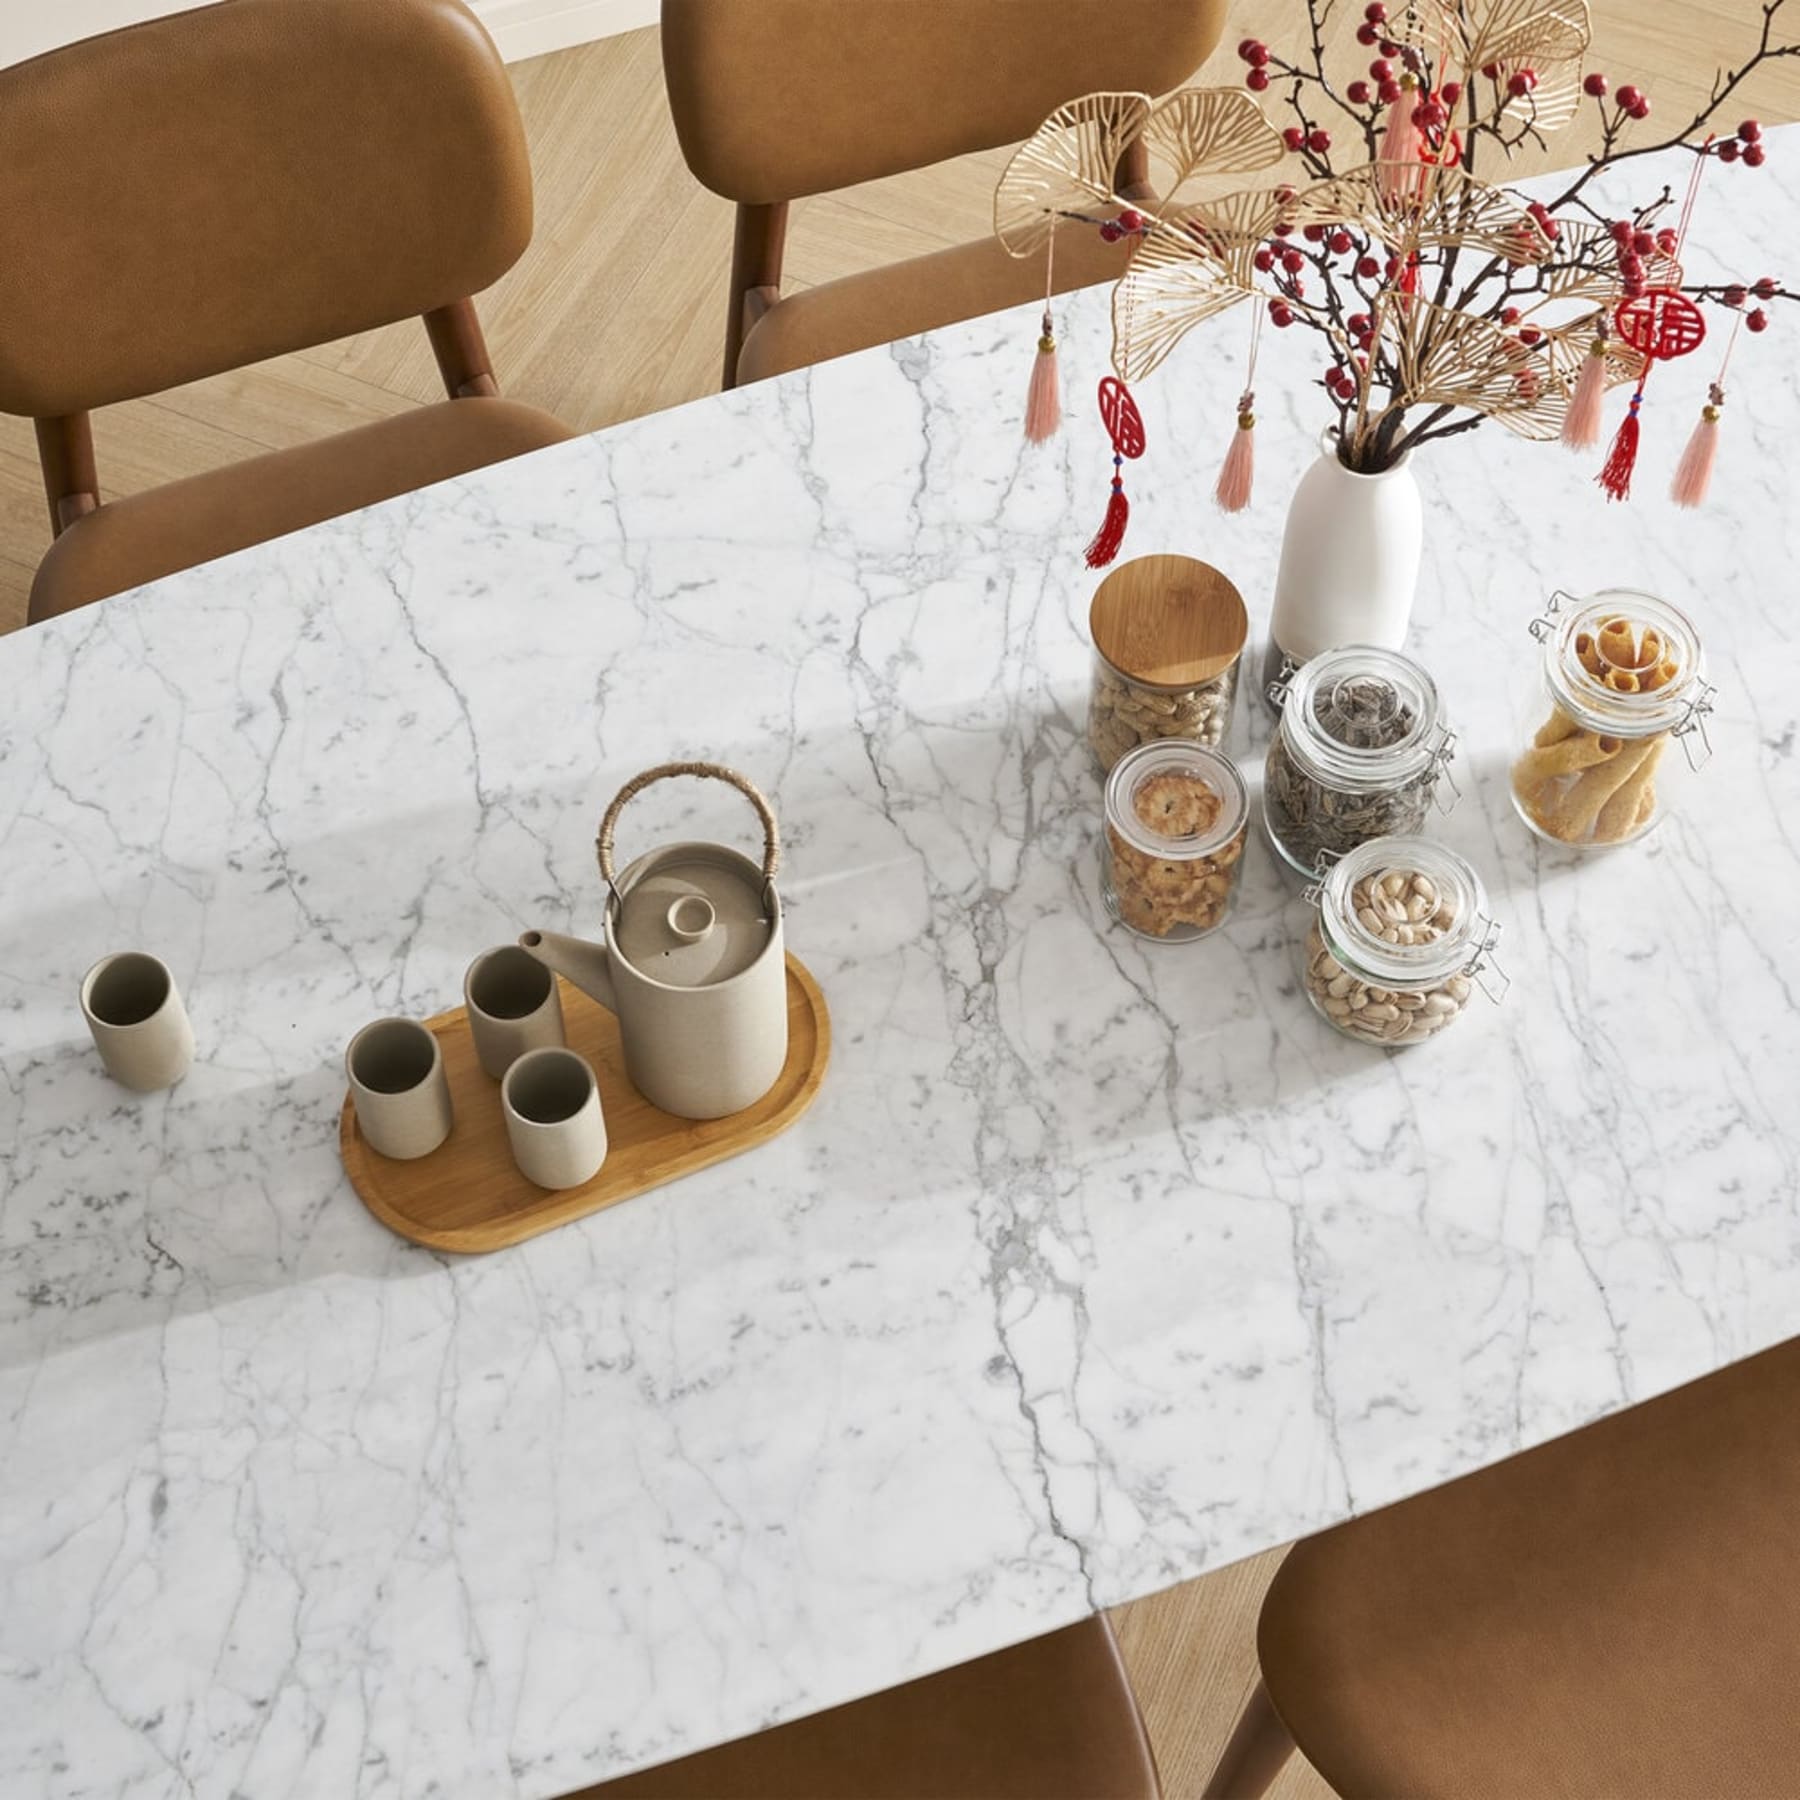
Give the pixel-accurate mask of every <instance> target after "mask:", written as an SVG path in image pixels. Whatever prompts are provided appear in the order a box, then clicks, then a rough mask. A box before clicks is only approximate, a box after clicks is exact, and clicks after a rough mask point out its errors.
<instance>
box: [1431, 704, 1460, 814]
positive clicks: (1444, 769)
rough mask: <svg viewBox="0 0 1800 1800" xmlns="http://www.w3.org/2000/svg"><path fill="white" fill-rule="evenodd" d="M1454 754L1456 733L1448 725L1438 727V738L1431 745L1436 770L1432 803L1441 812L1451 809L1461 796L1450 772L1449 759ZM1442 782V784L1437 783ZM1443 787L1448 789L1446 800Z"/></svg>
mask: <svg viewBox="0 0 1800 1800" xmlns="http://www.w3.org/2000/svg"><path fill="white" fill-rule="evenodd" d="M1455 754H1456V733H1455V732H1454V731H1452V730H1451V729H1450V727H1449V726H1448V725H1440V726H1439V727H1438V740H1437V742H1436V743H1435V744H1433V745H1432V747H1431V763H1432V767H1433V768H1434V769H1435V770H1436V771H1437V779H1436V780H1435V781H1434V782H1433V783H1432V796H1431V798H1432V803H1433V804H1434V805H1435V806H1436V807H1437V809H1438V811H1439V812H1441V813H1447V812H1449V811H1451V810H1452V809H1453V808H1454V807H1455V805H1456V803H1457V801H1459V800H1460V799H1461V798H1462V789H1461V788H1459V787H1458V786H1457V785H1456V777H1455V776H1454V775H1452V774H1451V773H1450V759H1451V757H1453V756H1454V755H1455ZM1439 783H1442V786H1439V785H1438V784H1439ZM1444 788H1448V789H1449V790H1450V798H1449V800H1448V801H1446V800H1445V799H1444V792H1443V790H1444Z"/></svg>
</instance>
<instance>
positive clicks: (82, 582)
mask: <svg viewBox="0 0 1800 1800" xmlns="http://www.w3.org/2000/svg"><path fill="white" fill-rule="evenodd" d="M530 237H531V169H530V164H529V162H528V160H527V157H526V150H525V136H524V132H523V130H522V128H521V126H520V124H519V116H518V112H517V109H516V107H515V105H514V102H513V95H512V87H511V84H510V83H509V82H508V80H507V78H506V72H505V70H504V69H503V68H502V67H501V64H500V59H499V57H498V56H497V55H496V54H495V51H494V47H493V45H492V44H491V43H490V42H489V41H488V38H487V34H486V33H485V32H484V31H483V30H482V28H481V26H480V25H479V24H478V23H477V22H476V20H475V18H474V15H473V14H472V13H470V12H469V11H468V10H467V9H466V8H465V7H464V6H462V5H460V4H459V3H458V0H379V3H378V4H377V3H376V0H224V4H222V5H216V6H209V7H204V8H201V9H199V10H198V11H193V12H184V13H177V14H175V15H174V16H173V17H170V18H164V19H158V20H155V21H153V22H151V23H149V24H145V25H135V26H131V27H129V28H127V29H125V30H122V31H114V32H109V33H107V34H106V35H104V36H101V37H96V38H89V39H87V40H85V41H84V42H81V43H76V44H71V45H69V46H67V47H66V48H65V49H61V50H55V51H52V52H50V53H49V54H48V55H45V56H40V57H37V58H35V59H34V60H32V61H30V62H25V63H21V64H19V65H17V66H16V67H14V68H10V69H3V70H0V410H4V411H6V412H11V413H16V414H20V415H22V416H24V417H27V418H32V419H35V420H36V421H37V437H38V450H39V456H40V460H41V461H42V463H43V470H44V487H45V491H46V493H47V495H48V497H49V502H50V522H51V528H52V530H53V531H54V532H55V534H56V541H55V542H54V544H53V545H52V546H51V548H50V551H49V554H48V555H47V556H46V557H45V559H44V562H43V565H42V567H41V568H40V569H39V571H38V575H37V580H36V582H35V583H34V585H33V587H32V591H31V604H30V616H31V618H32V619H34V620H36V619H45V618H49V617H51V616H52V615H53V614H57V613H64V612H67V611H69V610H70V609H71V608H73V607H77V606H82V605H85V604H86V603H87V602H89V601H91V600H98V599H101V598H103V597H104V596H106V595H109V594H116V593H119V592H121V591H122V590H124V589H126V588H129V587H135V586H137V585H138V584H139V583H141V582H145V581H150V580H153V579H155V578H156V577H157V576H161V575H169V574H172V573H174V572H175V571H176V570H178V569H185V568H190V567H192V566H193V565H194V564H195V563H200V562H205V561H208V560H210V559H211V558H213V557H216V556H223V555H225V554H226V553H227V552H229V551H232V550H241V549H244V548H245V547H246V546H248V545H250V544H255V543H261V542H262V541H264V540H265V539H268V538H271V537H275V536H278V535H280V534H281V533H283V532H287V531H295V530H298V529H299V528H300V527H302V526H305V525H311V524H316V523H317V522H318V521H319V520H321V519H328V518H332V517H335V516H336V515H337V514H339V513H344V512H349V511H352V510H354V509H355V508H357V507H360V506H366V505H369V504H371V503H372V502H374V501H376V500H383V499H387V498H390V497H391V496H393V495H395V494H400V493H404V492H406V491H407V490H408V489H411V488H415V487H420V486H423V485H424V484H425V483H427V482H431V481H440V480H443V479H445V478H447V477H449V476H452V475H458V474H462V473H463V472H465V471H467V470H469V469H474V468H479V467H481V466H482V465H483V464H485V463H491V462H497V461H499V460H500V459H501V458H502V457H508V456H516V455H518V454H519V453H520V452H522V451H525V450H532V449H536V448H537V447H539V446H540V445H544V444H553V443H556V442H559V441H560V440H562V439H564V438H567V437H569V436H571V435H573V434H572V433H570V432H569V431H568V429H567V428H566V427H565V426H563V425H562V424H561V423H560V422H559V421H557V420H556V419H553V418H551V417H550V416H549V415H548V414H546V413H541V412H537V411H535V410H533V409H532V408H530V407H526V406H520V405H517V404H514V403H513V402H511V401H506V400H501V399H498V398H495V395H496V394H497V392H498V390H497V388H496V387H495V384H494V377H493V373H492V371H491V369H490V368H489V364H488V354H487V348H486V346H485V344H484V343H483V342H482V337H481V327H480V324H479V322H478V321H477V319H476V316H475V309H474V307H473V305H472V304H471V302H470V299H469V296H470V295H471V294H474V293H476V292H478V291H479V290H480V289H482V288H484V287H486V286H488V285H489V284H490V283H491V282H493V281H494V280H496V279H497V278H498V277H499V276H500V275H502V274H503V273H505V271H506V270H507V269H509V268H511V267H512V265H513V263H514V262H516V261H517V260H518V258H519V255H520V253H521V252H522V251H523V250H524V248H525V246H526V244H527V243H528V242H529V241H530ZM413 314H422V315H423V316H424V321H425V326H426V329H427V330H428V331H429V333H430V334H431V342H432V346H433V348H434V349H435V350H436V352H437V359H438V366H439V368H440V369H441V370H442V372H443V377H444V386H445V387H446V389H447V390H448V391H449V393H450V394H451V396H452V398H451V399H450V400H449V401H447V402H444V403H442V404H439V405H436V406H427V407H421V408H418V409H417V410H415V411H413V412H409V413H405V414H401V415H399V416H398V417H395V418H392V419H384V420H382V421H381V422H380V423H378V424H375V425H367V426H364V427H362V428H361V429H360V430H356V431H349V432H345V433H343V434H341V435H340V436H337V437H334V438H330V439H327V440H325V441H324V442H321V443H317V444H309V445H305V446H302V447H301V448H299V449H296V450H287V451H282V452H279V453H277V454H275V455H270V456H259V457H256V458H254V459H252V460H250V461H247V462H241V463H237V464H234V465H232V466H230V467H227V468H223V469H219V470H216V471H214V472H212V473H209V474H206V475H200V476H196V477H194V478H192V479H191V480H187V481H180V482H174V483H171V484H170V485H168V486H166V487H162V488H158V489H155V490H153V491H151V492H149V493H144V494H139V495H135V496H133V497H132V498H130V499H125V500H116V501H112V502H110V503H109V504H107V505H104V506H103V505H101V504H100V487H99V481H98V478H97V476H96V473H95V468H94V447H93V437H92V433H91V431H90V428H89V423H88V414H89V412H90V411H91V410H92V409H94V408H95V407H100V406H107V405H110V404H112V403H113V402H115V401H119V400H128V399H132V398H135V397H136V396H138V395H142V394H152V393H158V392H160V391H162V390H163V389H165V388H171V387H175V386H178V385H180V384H181V383H183V382H188V381H194V380H197V379H199V378H200V377H202V376H206V375H214V374H218V373H219V372H221V371H223V370H226V369H235V368H239V367H241V366H242V365H244V364H246V363H251V362H256V361H259V360H261V359H262V358H264V357H268V356H275V355H278V354H280V353H281V352H284V351H289V350H299V349H303V348H306V347H308V346H310V345H314V344H320V343H324V342H327V341H329V340H330V339H333V338H339V337H347V336H349V335H350V334H351V333H353V332H358V331H365V330H368V329H370V328H371V327H373V326H377V325H385V324H389V323H391V322H392V321H394V320H396V319H403V318H406V317H408V316H409V315H413Z"/></svg>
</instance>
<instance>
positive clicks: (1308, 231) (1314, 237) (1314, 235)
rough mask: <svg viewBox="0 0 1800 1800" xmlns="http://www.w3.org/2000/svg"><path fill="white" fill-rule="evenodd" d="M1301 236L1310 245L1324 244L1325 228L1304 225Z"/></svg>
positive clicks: (1301, 228)
mask: <svg viewBox="0 0 1800 1800" xmlns="http://www.w3.org/2000/svg"><path fill="white" fill-rule="evenodd" d="M1300 235H1301V236H1302V237H1303V238H1305V239H1306V241H1307V242H1308V243H1309V244H1322V243H1324V241H1325V227H1324V226H1323V225H1302V226H1301V227H1300Z"/></svg>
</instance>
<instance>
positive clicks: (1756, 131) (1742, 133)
mask: <svg viewBox="0 0 1800 1800" xmlns="http://www.w3.org/2000/svg"><path fill="white" fill-rule="evenodd" d="M1738 136H1739V137H1741V138H1742V139H1743V140H1744V142H1745V143H1746V144H1754V143H1755V142H1756V140H1757V139H1758V138H1759V137H1761V136H1762V127H1761V126H1760V125H1759V124H1757V122H1756V121H1755V120H1754V119H1746V120H1745V121H1744V122H1743V124H1741V125H1740V126H1739V127H1738Z"/></svg>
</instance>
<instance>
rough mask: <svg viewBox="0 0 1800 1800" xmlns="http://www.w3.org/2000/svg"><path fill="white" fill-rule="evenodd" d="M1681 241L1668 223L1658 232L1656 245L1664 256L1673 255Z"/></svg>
mask: <svg viewBox="0 0 1800 1800" xmlns="http://www.w3.org/2000/svg"><path fill="white" fill-rule="evenodd" d="M1679 241H1680V240H1679V239H1677V237H1676V236H1675V233H1674V232H1673V231H1672V230H1670V229H1669V227H1668V226H1666V225H1665V226H1664V227H1663V229H1662V230H1661V231H1659V232H1658V233H1657V234H1656V247H1657V249H1659V250H1660V251H1661V252H1662V253H1663V255H1664V256H1673V255H1674V254H1675V246H1676V244H1677V243H1678V242H1679Z"/></svg>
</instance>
